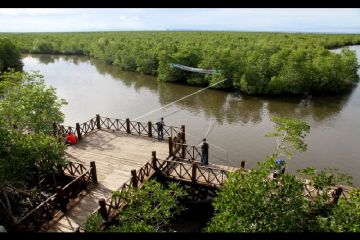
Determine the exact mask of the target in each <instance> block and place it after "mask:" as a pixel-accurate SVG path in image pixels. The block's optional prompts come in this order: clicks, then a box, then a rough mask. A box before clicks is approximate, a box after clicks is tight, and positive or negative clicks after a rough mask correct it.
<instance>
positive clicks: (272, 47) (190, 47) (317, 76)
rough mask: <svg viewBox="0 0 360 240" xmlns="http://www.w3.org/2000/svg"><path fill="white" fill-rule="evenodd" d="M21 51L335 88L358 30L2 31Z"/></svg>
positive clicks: (190, 77)
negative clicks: (187, 69) (305, 31)
mask: <svg viewBox="0 0 360 240" xmlns="http://www.w3.org/2000/svg"><path fill="white" fill-rule="evenodd" d="M1 36H4V37H6V38H9V39H10V40H11V41H12V42H13V43H14V44H15V45H16V46H17V48H18V49H20V50H21V51H22V52H29V53H50V54H59V53H60V54H81V55H87V56H91V57H94V58H97V59H99V60H101V61H103V62H105V63H107V64H112V65H114V66H117V67H119V69H121V70H126V71H136V72H141V73H143V74H150V75H154V76H156V77H157V79H158V81H165V82H167V81H169V82H181V83H187V84H192V85H199V86H209V85H212V84H214V83H216V82H217V81H218V80H219V79H227V81H224V82H223V83H221V84H218V85H216V86H214V88H219V89H229V90H236V91H240V92H242V93H246V94H309V93H310V94H318V93H329V94H330V93H336V92H339V91H342V90H344V89H345V88H347V87H349V86H352V85H353V84H356V83H358V82H359V75H358V74H357V70H358V69H359V64H358V61H357V57H356V54H355V51H351V50H349V48H348V47H345V48H344V49H343V51H342V52H341V53H340V54H338V53H333V52H330V51H329V49H334V48H339V47H344V46H347V45H355V44H359V43H360V35H359V34H310V33H307V34H304V33H260V32H200V31H194V32H187V31H166V32H160V31H159V32H156V31H149V32H86V33H85V32H78V33H2V34H1V33H0V37H1ZM170 63H178V64H181V65H185V66H189V67H194V68H204V69H220V70H222V74H221V75H216V74H199V73H194V72H186V71H183V70H181V69H177V68H172V67H170Z"/></svg>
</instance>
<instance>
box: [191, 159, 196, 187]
mask: <svg viewBox="0 0 360 240" xmlns="http://www.w3.org/2000/svg"><path fill="white" fill-rule="evenodd" d="M191 181H193V182H196V163H193V164H192V174H191Z"/></svg>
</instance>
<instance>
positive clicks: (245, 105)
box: [23, 54, 356, 126]
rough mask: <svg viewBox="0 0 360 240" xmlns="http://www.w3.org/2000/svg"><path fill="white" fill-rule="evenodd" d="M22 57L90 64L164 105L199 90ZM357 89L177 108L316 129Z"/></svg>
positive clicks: (224, 97) (207, 94) (236, 97)
mask: <svg viewBox="0 0 360 240" xmlns="http://www.w3.org/2000/svg"><path fill="white" fill-rule="evenodd" d="M23 57H24V58H32V59H36V60H37V61H39V62H40V63H42V64H45V65H48V64H53V63H56V62H58V61H60V60H61V61H65V62H66V63H68V64H74V65H79V64H80V63H87V64H90V65H91V66H94V67H95V68H96V70H97V72H98V73H99V74H101V75H103V76H106V75H110V76H111V77H112V78H113V79H115V80H117V81H121V82H122V83H123V84H124V85H125V86H126V87H128V88H131V89H134V90H135V91H136V92H137V93H140V92H141V89H146V90H149V91H150V92H152V93H154V94H157V95H158V98H159V102H160V104H161V105H166V104H169V103H171V102H174V101H177V100H179V99H181V98H183V97H184V96H188V95H191V94H193V93H195V92H197V91H199V90H200V88H197V87H192V86H186V85H181V84H176V83H159V82H157V81H156V78H155V77H153V76H149V75H143V74H139V73H134V72H127V71H121V70H120V69H119V68H118V67H115V66H112V65H107V64H104V63H102V62H100V61H98V60H96V59H93V58H90V57H84V56H73V55H46V54H38V55H32V54H23ZM355 89H356V86H354V87H352V88H350V89H349V90H348V91H347V92H344V93H341V94H337V95H336V96H306V97H283V96H282V97H257V96H248V95H240V94H238V93H228V92H223V91H219V90H213V89H208V90H206V91H202V92H199V93H197V94H195V95H193V96H191V97H188V98H185V99H183V100H182V101H179V102H176V103H174V105H175V106H177V107H179V108H185V109H187V110H188V111H189V112H190V113H198V112H204V114H205V116H206V117H207V118H215V119H217V122H218V124H220V125H222V124H223V123H227V124H237V123H241V124H242V125H246V124H248V123H251V124H258V123H260V122H261V121H262V120H263V116H264V114H269V116H271V117H273V116H293V117H296V118H300V119H302V120H305V121H309V122H311V123H313V126H316V125H321V124H322V121H324V120H325V121H331V118H333V117H336V116H337V115H339V113H340V112H341V111H342V109H343V108H344V106H346V104H347V103H348V101H349V98H350V97H351V95H352V94H353V93H354V90H355ZM265 112H267V113H265Z"/></svg>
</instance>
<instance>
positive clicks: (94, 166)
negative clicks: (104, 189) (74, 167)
mask: <svg viewBox="0 0 360 240" xmlns="http://www.w3.org/2000/svg"><path fill="white" fill-rule="evenodd" d="M90 167H91V177H92V179H93V182H94V183H98V180H97V173H96V165H95V161H92V162H90Z"/></svg>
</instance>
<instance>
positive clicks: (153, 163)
mask: <svg viewBox="0 0 360 240" xmlns="http://www.w3.org/2000/svg"><path fill="white" fill-rule="evenodd" d="M152 167H153V168H154V170H155V171H156V172H157V171H158V168H157V165H156V151H152Z"/></svg>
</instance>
